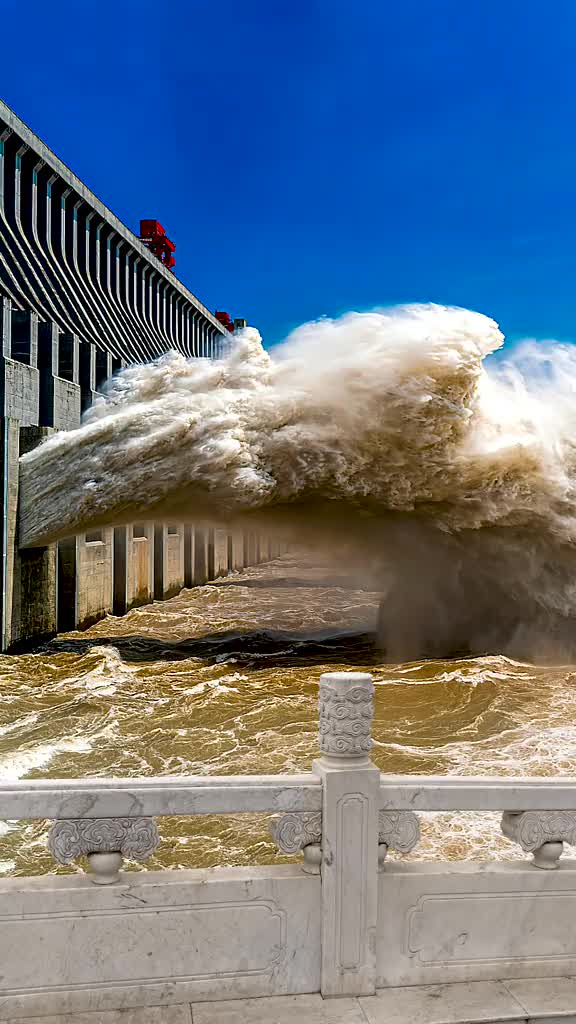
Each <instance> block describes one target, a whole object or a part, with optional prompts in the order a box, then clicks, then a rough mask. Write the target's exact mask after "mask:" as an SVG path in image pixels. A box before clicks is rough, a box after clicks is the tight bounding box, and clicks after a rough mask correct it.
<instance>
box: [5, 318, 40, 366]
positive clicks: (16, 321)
mask: <svg viewBox="0 0 576 1024" xmlns="http://www.w3.org/2000/svg"><path fill="white" fill-rule="evenodd" d="M11 321H12V323H11V333H12V338H11V357H12V359H16V360H17V361H18V362H19V363H26V364H27V365H28V366H38V317H37V315H36V313H33V312H32V311H31V310H29V309H12V316H11Z"/></svg>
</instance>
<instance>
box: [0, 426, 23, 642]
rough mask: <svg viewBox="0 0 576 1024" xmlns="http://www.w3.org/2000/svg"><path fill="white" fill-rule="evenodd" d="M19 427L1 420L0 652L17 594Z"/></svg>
mask: <svg viewBox="0 0 576 1024" xmlns="http://www.w3.org/2000/svg"><path fill="white" fill-rule="evenodd" d="M19 454H20V425H19V423H18V421H17V420H15V419H10V418H9V417H2V418H0V455H1V460H0V474H1V477H0V479H1V484H2V534H1V537H2V540H1V548H2V550H1V556H2V562H1V574H2V609H1V622H0V631H1V633H0V635H1V649H2V650H3V651H5V650H6V648H7V647H8V646H9V645H10V643H11V640H12V595H13V590H14V557H15V545H16V512H17V508H18V457H19Z"/></svg>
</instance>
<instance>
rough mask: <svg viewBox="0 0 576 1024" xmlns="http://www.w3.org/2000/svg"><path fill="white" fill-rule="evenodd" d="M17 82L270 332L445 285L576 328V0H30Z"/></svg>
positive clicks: (538, 325)
mask: <svg viewBox="0 0 576 1024" xmlns="http://www.w3.org/2000/svg"><path fill="white" fill-rule="evenodd" d="M2 24H3V43H2V55H1V60H0V93H1V95H2V96H3V98H4V99H5V100H6V101H7V102H8V103H9V104H10V106H12V107H13V108H14V109H15V110H16V112H17V113H18V114H19V116H20V117H22V118H23V120H25V121H27V122H28V123H29V124H30V125H31V127H32V128H33V129H34V130H35V131H36V132H38V134H40V135H41V136H42V137H43V138H44V139H45V141H46V142H47V143H48V144H49V145H50V146H51V147H52V148H53V149H54V150H55V151H56V153H57V154H58V155H59V156H60V157H61V158H62V159H63V160H65V161H66V162H67V163H68V164H70V166H71V167H72V169H73V170H74V171H75V172H76V173H77V174H79V176H80V177H81V178H83V179H84V180H85V181H86V182H87V184H88V185H89V186H90V187H91V188H92V189H93V190H94V191H95V192H96V193H97V194H98V195H99V196H100V197H101V198H102V199H103V201H104V202H106V203H107V205H109V206H110V207H111V208H112V209H113V210H114V211H115V212H116V213H117V214H118V215H119V216H120V217H121V218H122V219H123V220H124V221H125V222H126V223H127V224H128V225H129V226H130V227H131V228H133V229H136V230H137V227H138V221H139V219H140V217H157V218H158V219H159V220H161V221H162V223H163V224H164V225H165V227H166V228H167V230H168V232H169V234H170V235H171V236H172V237H173V239H174V241H175V242H176V244H177V253H176V255H177V259H178V263H177V273H178V275H179V276H180V277H181V279H182V280H183V281H184V282H185V283H186V284H187V285H188V286H189V287H190V288H191V289H192V290H193V291H195V292H196V294H197V295H198V296H199V297H200V298H201V299H202V300H203V301H204V302H205V303H206V304H207V305H208V306H210V307H211V308H223V309H227V310H228V311H229V312H230V313H232V314H233V315H236V316H246V317H247V318H248V319H249V321H250V322H251V323H254V324H255V325H256V326H258V327H259V328H260V329H261V330H262V333H263V334H264V336H265V338H266V340H267V342H268V343H271V342H274V341H277V340H279V339H280V338H281V337H282V336H283V335H284V334H285V333H286V332H287V331H288V330H289V329H290V328H291V327H292V326H295V325H296V324H298V323H300V322H302V321H303V320H306V319H310V318H314V317H318V316H321V315H336V314H338V313H340V312H343V311H345V310H347V309H352V308H354V309H365V308H370V307H372V306H375V305H382V304H390V303H395V302H406V301H436V302H445V303H453V304H456V305H463V306H469V307H471V308H474V309H479V310H481V311H483V312H486V313H489V314H490V315H492V316H494V317H495V318H496V319H497V320H498V321H499V322H500V324H501V326H502V329H503V330H504V331H505V333H506V334H507V335H508V336H509V337H510V338H515V337H519V336H523V335H535V336H538V337H557V338H561V339H576V265H575V264H576V257H575V253H576V230H575V228H576V135H575V133H574V115H575V101H576V74H575V72H574V57H575V48H576V4H574V2H573V0H550V2H548V3H547V4H545V5H542V4H541V3H536V2H535V0H522V2H519V0H498V2H496V0H482V2H481V3H480V2H479V0H476V2H466V0H444V2H443V0H434V2H432V0H396V2H391V0H290V2H286V0H244V2H243V3H240V2H238V0H221V2H218V0H213V2H212V4H210V5H209V4H207V3H205V2H203V3H194V2H186V3H183V2H181V0H173V2H171V3H159V2H156V3H150V2H149V0H138V2H135V0H117V2H116V3H111V2H110V0H97V2H95V0H83V2H82V4H80V3H78V2H74V3H71V2H69V0H59V2H58V3H57V4H56V5H49V4H46V3H45V2H42V3H40V2H38V0H29V2H28V3H27V4H26V6H25V7H24V6H22V5H10V6H9V7H7V8H6V10H5V11H4V12H3V14H2Z"/></svg>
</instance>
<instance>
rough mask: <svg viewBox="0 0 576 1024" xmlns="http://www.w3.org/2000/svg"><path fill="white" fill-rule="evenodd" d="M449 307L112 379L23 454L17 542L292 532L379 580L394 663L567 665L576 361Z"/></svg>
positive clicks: (302, 331)
mask: <svg viewBox="0 0 576 1024" xmlns="http://www.w3.org/2000/svg"><path fill="white" fill-rule="evenodd" d="M502 343H503V336H502V334H501V332H500V330H499V329H498V326H497V324H496V323H495V322H494V321H493V320H491V319H490V318H488V317H487V316H484V315H482V314H480V313H474V312H470V311H467V310H463V309H456V308H448V307H444V306H437V305H426V306H418V305H415V306H408V307H401V308H395V309H384V310H375V311H373V312H369V313H348V314H346V315H345V316H343V317H341V318H339V319H336V320H320V321H317V322H314V323H310V324H306V325H304V326H302V327H300V328H298V329H297V330H296V331H295V332H294V333H293V334H292V335H291V336H290V337H289V338H288V339H287V340H286V341H285V342H284V343H283V344H282V345H281V346H278V347H276V348H275V349H274V350H273V352H272V353H268V352H266V351H265V350H264V349H263V347H262V343H261V338H260V335H259V334H258V332H257V331H256V330H254V329H252V328H248V329H247V330H245V331H243V332H241V333H240V334H239V335H235V336H234V339H233V341H232V347H231V351H230V354H229V355H228V356H227V357H226V358H225V359H223V360H221V361H218V362H209V361H207V360H187V359H185V358H184V357H183V356H181V355H179V354H177V353H169V354H168V355H166V356H164V357H162V358H161V359H159V360H158V361H157V362H155V363H152V364H147V365H142V366H133V367H130V368H128V369H126V370H124V371H122V372H121V373H120V374H118V376H117V377H115V378H114V379H113V380H112V381H111V382H110V384H109V387H108V391H107V394H106V396H105V397H104V398H101V399H100V400H99V401H97V402H96V403H95V404H94V406H92V408H91V409H90V410H89V411H88V412H87V414H86V415H85V418H84V421H83V423H82V426H80V427H79V428H78V429H76V430H72V431H69V432H65V433H64V432H63V433H59V434H56V435H54V436H53V437H52V438H50V439H49V440H48V441H46V442H45V443H44V444H43V445H41V446H40V447H39V448H37V449H35V450H34V451H33V452H31V453H30V454H28V455H26V456H25V457H24V458H23V459H22V466H21V485H20V486H21V492H20V502H21V542H22V543H23V544H24V545H38V544H41V543H46V542H48V541H52V540H55V539H57V538H59V537H63V536H66V535H69V534H71V533H77V532H80V531H82V530H85V529H86V528H87V527H89V526H90V527H92V526H98V525H107V524H112V523H120V522H127V521H133V520H135V519H141V518H159V519H164V520H165V521H170V519H175V520H179V521H182V520H194V521H199V520H201V519H206V520H211V521H223V522H231V521H236V522H239V523H244V524H247V523H248V522H250V521H252V522H253V523H254V524H255V525H256V524H257V525H258V527H259V528H260V529H268V530H269V531H271V532H272V531H274V532H278V533H280V534H282V535H283V536H284V537H286V538H287V539H291V538H293V537H297V538H298V539H299V540H300V541H304V542H306V543H307V544H308V545H309V546H310V547H315V548H316V549H320V550H321V551H322V552H323V553H328V554H330V555H331V557H332V558H333V559H334V561H335V562H336V563H338V564H339V565H340V566H341V568H346V567H348V568H349V569H350V571H352V570H353V571H354V572H355V573H356V574H357V575H358V576H359V577H362V582H363V583H367V584H370V585H372V586H374V587H375V588H376V587H377V588H378V589H379V590H381V592H382V595H383V599H382V606H381V613H380V632H381V640H382V644H383V647H384V648H385V650H386V653H387V655H388V657H389V658H390V660H405V659H407V658H412V657H417V656H418V657H419V656H421V655H446V654H450V653H456V652H463V651H470V652H473V653H477V652H492V651H496V652H504V653H507V654H510V655H512V656H520V657H529V658H534V659H536V658H538V659H550V658H571V657H573V656H574V655H575V654H576V629H575V621H574V620H575V616H576V544H575V540H576V515H575V480H576V402H575V400H574V399H575V393H574V392H575V387H576V384H575V381H576V356H575V355H574V354H573V350H572V349H571V348H570V347H569V346H561V345H558V344H555V345H553V344H550V345H547V344H536V343H525V344H524V345H522V346H520V347H519V348H518V349H517V350H516V351H515V355H514V357H513V358H511V359H509V360H507V361H504V360H492V361H491V364H492V365H490V361H489V364H488V366H487V365H486V363H485V362H484V360H485V359H486V357H487V356H490V354H491V353H493V352H495V351H496V350H497V349H499V348H500V347H501V345H502Z"/></svg>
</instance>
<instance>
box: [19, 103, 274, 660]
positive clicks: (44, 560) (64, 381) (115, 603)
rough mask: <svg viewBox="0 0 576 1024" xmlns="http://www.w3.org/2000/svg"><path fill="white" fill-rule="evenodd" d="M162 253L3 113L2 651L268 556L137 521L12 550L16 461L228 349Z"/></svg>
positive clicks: (217, 320) (230, 536) (212, 533)
mask: <svg viewBox="0 0 576 1024" xmlns="http://www.w3.org/2000/svg"><path fill="white" fill-rule="evenodd" d="M163 242H164V239H161V240H160V246H154V245H153V244H151V243H150V241H149V240H148V239H146V238H144V239H143V240H142V239H140V238H138V237H137V236H136V235H135V234H133V232H132V231H130V230H129V229H128V228H127V227H126V226H125V225H124V224H123V223H122V222H121V221H120V220H118V218H117V217H115V216H114V214H113V213H112V212H111V211H110V210H108V209H107V208H106V206H104V204H103V203H102V202H101V201H100V200H99V199H98V198H97V197H96V196H95V195H94V194H93V193H92V192H91V191H90V190H89V189H88V188H87V187H86V185H84V183H83V182H82V181H80V180H79V178H77V177H76V176H75V175H74V174H73V173H72V171H70V170H69V168H68V167H66V166H65V164H63V163H62V161H60V160H59V159H58V157H56V156H55V154H54V153H52V151H51V150H50V149H49V148H48V147H47V146H46V145H45V144H44V143H43V142H42V141H41V140H40V139H39V138H38V137H37V136H36V135H35V134H34V133H33V132H32V131H31V130H30V129H29V128H28V127H27V126H26V125H25V124H24V123H23V122H22V121H21V120H20V119H19V118H18V117H17V116H16V115H15V114H14V113H13V111H11V110H10V109H9V108H8V107H7V106H6V105H5V104H4V103H2V102H1V101H0V338H1V340H2V352H1V373H0V403H1V405H0V414H1V440H0V446H1V456H2V458H1V469H0V473H1V478H0V479H1V488H2V509H3V519H2V534H1V541H0V546H1V554H2V558H1V576H2V579H1V584H2V604H1V626H0V649H1V650H3V651H4V650H7V649H8V648H10V647H11V646H12V645H14V644H17V643H19V642H21V641H28V640H32V639H34V638H39V637H42V636H48V635H50V634H54V633H56V632H59V631H64V630H70V629H81V628H83V627H86V626H89V625H91V624H92V623H94V622H95V621H97V620H98V619H99V618H102V617H103V616H105V615H106V614H108V613H109V612H114V614H118V615H121V614H123V613H125V612H126V611H128V610H129V609H130V608H132V607H135V606H136V605H141V604H145V603H147V602H149V601H153V600H158V599H164V598H168V597H171V596H173V595H174V594H176V593H177V592H178V591H179V590H181V589H182V588H183V587H190V586H193V585H195V584H199V583H203V582H205V581H206V580H207V579H210V578H212V577H214V576H218V575H223V574H226V573H227V572H228V571H229V570H230V569H236V568H241V567H243V566H245V565H249V564H254V563H257V562H259V561H261V560H264V559H266V558H267V557H269V555H270V553H271V552H270V545H269V544H268V542H264V541H263V540H261V539H260V538H259V537H258V536H257V535H255V534H252V533H246V532H245V533H242V532H240V531H236V532H234V531H231V530H225V529H220V528H214V527H212V526H211V525H210V524H209V523H201V524H198V525H197V526H196V525H193V524H192V525H191V524H186V525H184V524H182V525H178V524H170V525H166V524H163V523H157V522H139V523H133V524H129V525H127V526H119V527H111V528H107V529H103V530H93V531H90V532H87V533H85V534H81V535H80V536H75V537H70V538H67V539H65V540H63V541H61V542H60V543H58V544H53V545H49V546H47V547H40V548H31V549H27V550H19V548H18V542H17V516H18V476H19V469H18V460H19V457H20V456H21V455H22V454H24V453H26V452H28V451H30V450H31V449H32V448H34V447H35V446H36V445H38V444H39V443H40V442H41V441H42V440H43V439H45V438H46V437H48V436H49V435H50V434H51V433H52V432H54V431H61V430H67V429H71V428H74V427H76V426H78V425H79V423H80V418H81V415H82V413H83V412H84V411H85V410H86V409H87V408H88V407H89V406H90V405H91V404H92V402H93V401H94V399H95V398H97V396H98V394H99V392H100V391H101V389H102V387H103V385H104V384H105V382H106V381H107V380H108V379H109V378H110V377H111V376H112V375H113V374H114V373H115V372H117V371H118V370H120V369H121V368H123V367H126V366H128V365H130V364H133V363H143V362H148V361H150V360H153V359H155V358H156V357H158V356H160V355H161V354H162V353H164V352H167V351H170V350H177V351H178V352H180V353H182V354H183V355H185V356H187V357H191V358H203V359H217V358H218V357H219V356H221V355H222V354H223V353H225V352H226V350H227V348H228V347H229V345H230V338H231V334H230V331H231V329H232V328H233V327H234V324H233V323H232V322H231V321H230V320H229V318H227V317H226V315H222V314H219V317H218V316H216V315H214V314H212V313H211V312H210V310H208V309H207V308H206V307H205V306H204V305H203V304H202V303H201V302H200V301H199V299H197V298H196V296H195V295H193V294H192V292H190V291H189V290H188V289H187V288H186V287H185V286H184V285H183V284H182V283H181V282H180V281H179V280H178V279H177V278H176V277H175V276H174V273H173V272H172V271H171V267H170V262H171V259H170V257H169V258H168V259H165V258H164V253H165V251H168V253H170V249H169V245H170V243H168V247H166V246H164V248H163V246H162V243H163ZM172 262H173V261H172ZM243 325H244V321H236V326H243ZM266 545H268V546H266Z"/></svg>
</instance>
